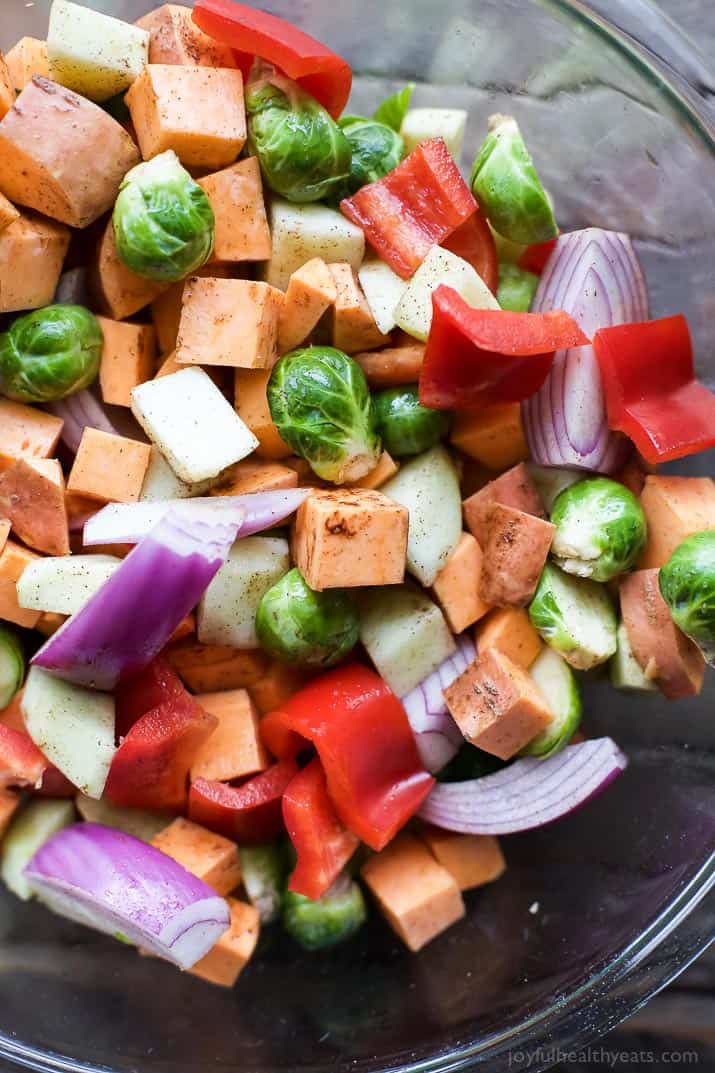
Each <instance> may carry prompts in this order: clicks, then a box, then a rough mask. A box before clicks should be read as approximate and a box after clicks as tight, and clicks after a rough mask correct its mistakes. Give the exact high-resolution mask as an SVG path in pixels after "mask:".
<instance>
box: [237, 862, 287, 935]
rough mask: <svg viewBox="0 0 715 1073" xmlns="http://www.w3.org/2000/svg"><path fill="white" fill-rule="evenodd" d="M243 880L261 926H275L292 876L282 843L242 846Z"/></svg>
mask: <svg viewBox="0 0 715 1073" xmlns="http://www.w3.org/2000/svg"><path fill="white" fill-rule="evenodd" d="M238 852H239V855H240V857H241V880H242V882H243V885H244V887H245V888H246V894H247V895H248V897H249V898H250V900H251V904H252V905H255V907H256V909H257V910H258V912H259V915H260V918H261V924H272V923H273V921H274V920H277V919H278V917H279V916H280V914H281V902H282V891H283V887H284V885H285V877H286V873H287V872H288V867H287V860H286V854H285V852H284V851H283V847H282V846H281V845H280V843H278V842H270V843H267V844H266V845H262V846H241V847H240V849H239V851H238Z"/></svg>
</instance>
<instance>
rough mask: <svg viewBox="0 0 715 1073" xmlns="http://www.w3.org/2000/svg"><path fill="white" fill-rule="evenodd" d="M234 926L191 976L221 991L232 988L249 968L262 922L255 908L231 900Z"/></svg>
mask: <svg viewBox="0 0 715 1073" xmlns="http://www.w3.org/2000/svg"><path fill="white" fill-rule="evenodd" d="M228 906H229V909H230V911H231V924H230V927H229V929H228V931H227V932H224V934H223V935H222V936H221V938H220V939H219V941H218V942H217V943H216V945H215V946H214V948H213V949H212V950H209V952H208V954H206V955H205V956H204V957H202V958H201V960H200V961H198V962H197V963H196V964H195V965H194V967H193V969H189V972H190V973H191V975H192V976H199V977H200V978H201V979H202V980H206V981H208V983H210V984H217V985H218V986H219V987H233V986H234V984H235V983H236V980H237V979H238V977H239V975H240V973H241V971H242V970H243V969H244V968H245V967H246V965H247V964H248V962H249V961H250V959H251V957H252V956H253V952H254V950H255V949H256V944H257V943H258V937H259V934H260V930H261V919H260V915H259V912H258V910H257V909H256V907H255V906H253V905H249V904H248V903H247V902H239V901H237V900H236V899H235V898H229V899H228Z"/></svg>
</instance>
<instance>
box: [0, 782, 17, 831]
mask: <svg viewBox="0 0 715 1073" xmlns="http://www.w3.org/2000/svg"><path fill="white" fill-rule="evenodd" d="M21 801H22V795H21V794H20V793H18V792H17V791H16V790H5V789H2V790H0V838H1V837H2V836H3V835H4V834H5V832H6V831H7V829H8V827H9V825H10V820H11V819H12V817H13V816H14V814H15V811H16V809H17V808H18V806H19V804H20V802H21Z"/></svg>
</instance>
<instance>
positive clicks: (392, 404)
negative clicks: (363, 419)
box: [373, 384, 449, 458]
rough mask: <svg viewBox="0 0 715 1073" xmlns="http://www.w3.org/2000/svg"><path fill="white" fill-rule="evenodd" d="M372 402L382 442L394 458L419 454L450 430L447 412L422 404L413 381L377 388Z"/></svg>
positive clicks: (432, 445)
mask: <svg viewBox="0 0 715 1073" xmlns="http://www.w3.org/2000/svg"><path fill="white" fill-rule="evenodd" d="M373 405H374V407H375V419H376V421H377V431H378V433H379V434H380V435H381V436H382V445H383V447H384V448H385V450H386V451H389V452H390V454H391V455H394V457H395V458H402V457H404V456H405V455H418V454H421V452H422V451H427V450H429V448H430V447H434V445H435V444H436V443H438V442H439V441H440V440H441V439H442V437H443V436H446V435H447V432H448V431H449V414H448V413H445V412H442V411H440V410H430V409H428V408H427V407H426V406H422V405H421V403H420V400H419V394H418V391H417V385H416V384H410V385H408V386H406V387H391V388H387V389H386V390H385V391H380V392H379V393H378V394H377V395H375V396H374V397H373Z"/></svg>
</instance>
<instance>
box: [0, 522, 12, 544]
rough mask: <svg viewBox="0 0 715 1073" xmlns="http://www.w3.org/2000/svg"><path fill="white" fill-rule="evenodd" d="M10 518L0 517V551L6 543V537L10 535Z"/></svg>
mask: <svg viewBox="0 0 715 1073" xmlns="http://www.w3.org/2000/svg"><path fill="white" fill-rule="evenodd" d="M10 529H11V526H10V520H9V519H8V518H0V552H1V551H2V550H3V548H4V547H5V545H6V544H7V538H8V537H9V536H10Z"/></svg>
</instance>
